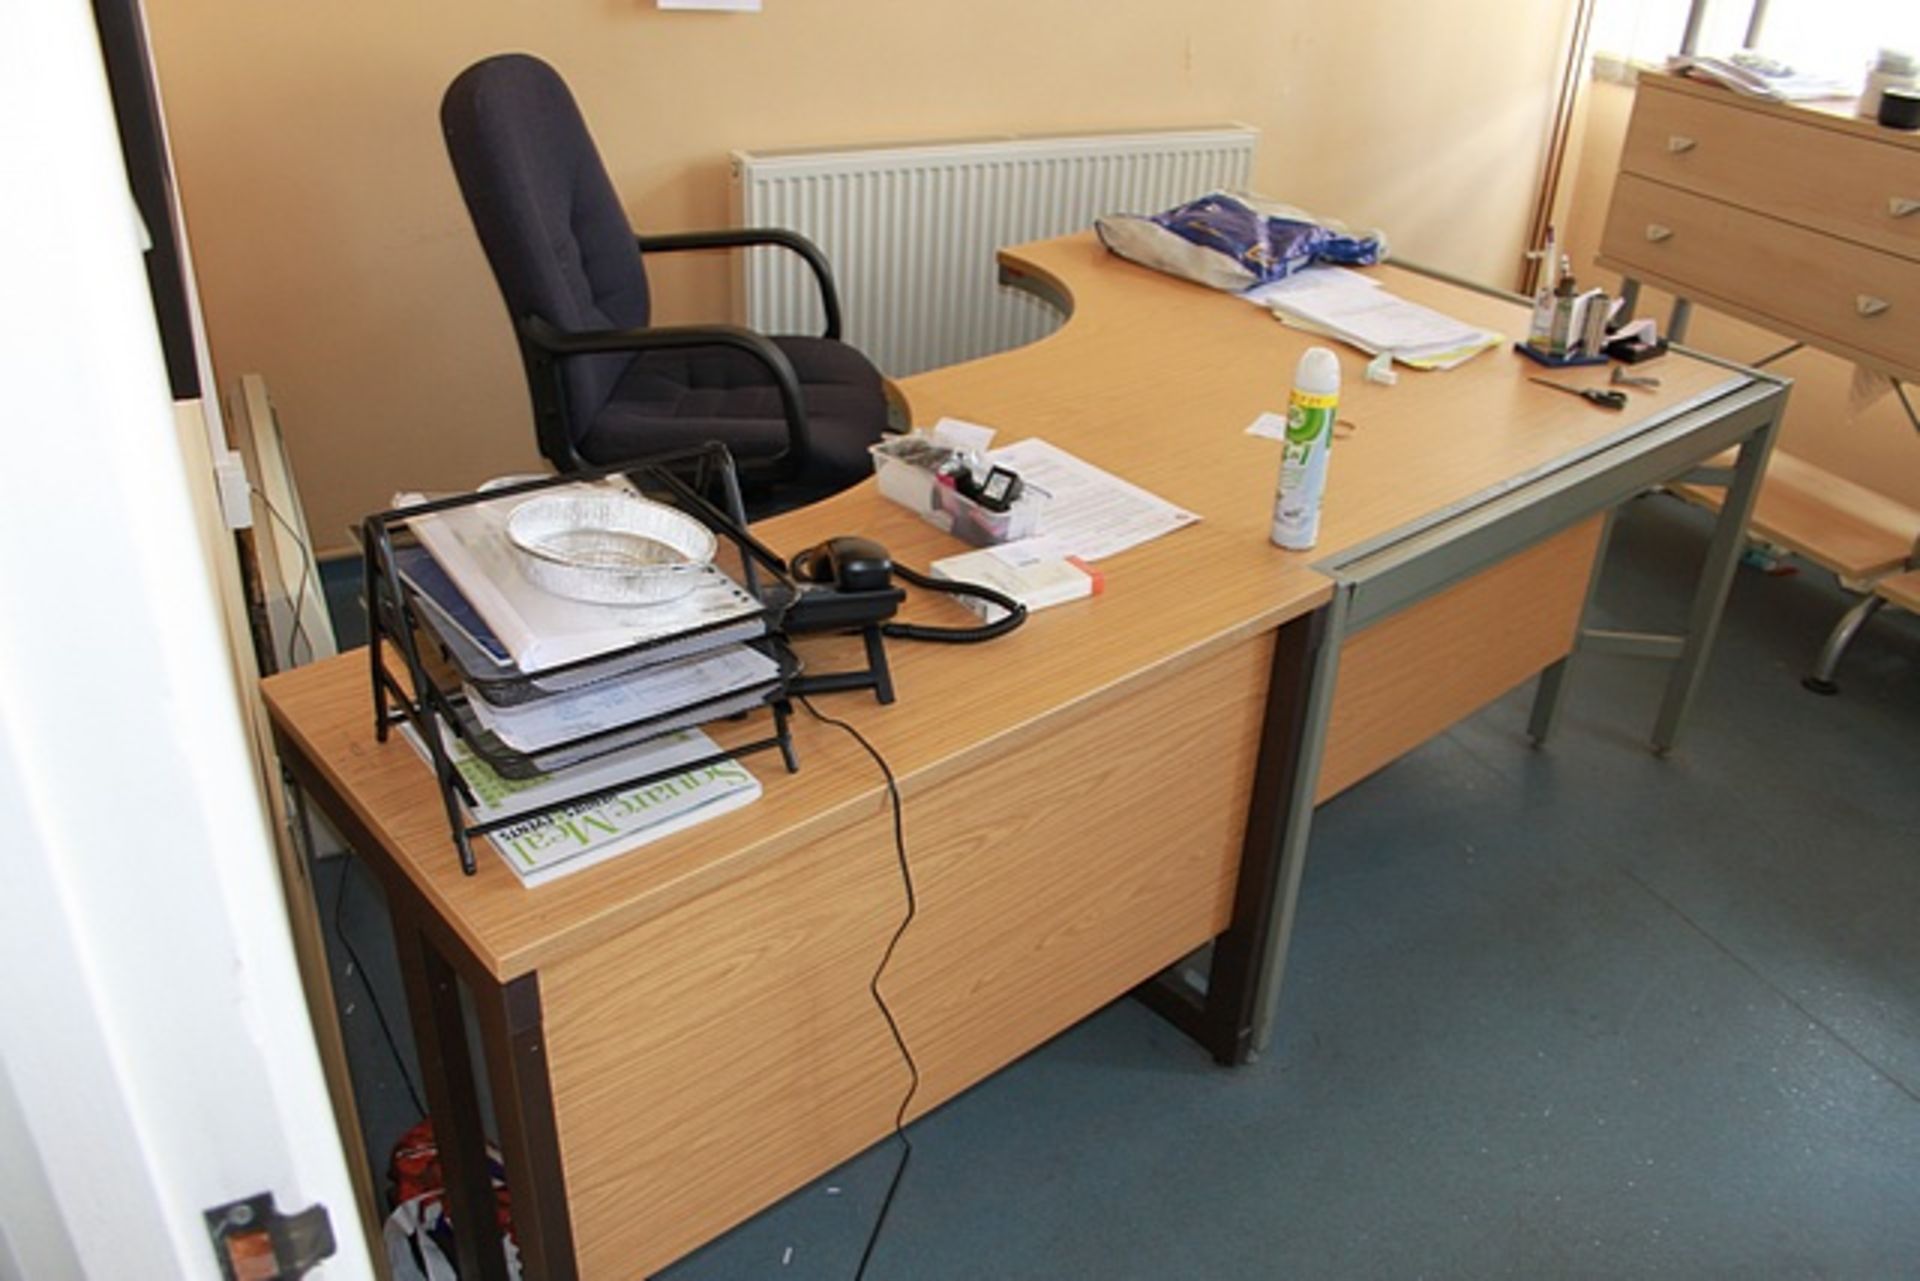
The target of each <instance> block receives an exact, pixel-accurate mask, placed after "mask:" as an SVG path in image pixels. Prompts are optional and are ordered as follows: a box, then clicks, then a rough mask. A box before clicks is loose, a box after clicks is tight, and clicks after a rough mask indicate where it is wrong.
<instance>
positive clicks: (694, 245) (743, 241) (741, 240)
mask: <svg viewBox="0 0 1920 1281" xmlns="http://www.w3.org/2000/svg"><path fill="white" fill-rule="evenodd" d="M634 241H635V243H636V244H638V245H639V247H640V252H641V253H673V252H675V251H678V250H682V249H742V248H746V247H748V246H751V245H775V246H778V247H780V248H782V249H791V250H792V251H793V252H794V253H797V254H799V255H800V256H801V257H802V258H804V259H806V260H807V266H809V267H811V268H813V279H814V282H815V283H816V284H818V285H819V286H820V309H821V310H822V311H824V312H826V314H827V332H826V334H825V335H824V336H825V337H827V338H834V339H838V338H839V337H840V291H839V290H838V289H836V288H835V287H834V284H833V268H832V267H830V266H829V265H828V264H827V256H826V255H825V254H823V253H821V252H820V246H818V245H816V244H814V243H813V242H812V241H811V240H809V239H807V238H806V237H805V236H803V235H801V234H800V233H799V232H797V231H788V230H787V229H786V228H784V227H722V228H715V229H714V230H712V231H676V232H670V233H666V234H663V235H658V236H642V235H636V236H635V237H634Z"/></svg>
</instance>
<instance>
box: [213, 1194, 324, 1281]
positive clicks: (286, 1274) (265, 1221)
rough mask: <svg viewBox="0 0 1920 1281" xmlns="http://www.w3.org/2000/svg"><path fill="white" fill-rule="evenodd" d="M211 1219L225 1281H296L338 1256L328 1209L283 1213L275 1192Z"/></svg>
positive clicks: (230, 1206)
mask: <svg viewBox="0 0 1920 1281" xmlns="http://www.w3.org/2000/svg"><path fill="white" fill-rule="evenodd" d="M206 1217H207V1235H208V1236H210V1237H212V1238H213V1253H214V1255H215V1257H216V1258H218V1259H219V1260H220V1275H221V1276H222V1277H223V1278H225V1281H295V1278H297V1277H303V1276H305V1275H306V1274H307V1271H308V1269H310V1268H312V1267H313V1266H314V1265H316V1264H318V1263H319V1262H320V1261H321V1260H322V1259H326V1258H330V1257H332V1255H333V1251H334V1241H333V1223H332V1221H331V1220H330V1219H328V1218H327V1207H326V1206H324V1205H317V1204H316V1205H310V1206H308V1207H307V1208H306V1209H304V1210H301V1211H300V1212H298V1213H297V1214H282V1213H280V1211H279V1210H277V1209H276V1208H274V1204H273V1193H271V1192H261V1193H259V1194H257V1195H255V1196H250V1197H248V1198H246V1199H245V1200H243V1201H229V1202H228V1203H227V1204H225V1205H219V1206H215V1207H214V1208H213V1209H211V1210H208V1211H207V1212H206Z"/></svg>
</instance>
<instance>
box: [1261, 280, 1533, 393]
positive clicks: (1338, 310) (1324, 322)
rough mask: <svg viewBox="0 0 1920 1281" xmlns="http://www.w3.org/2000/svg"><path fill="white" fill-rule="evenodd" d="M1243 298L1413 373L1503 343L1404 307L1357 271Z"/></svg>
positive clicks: (1448, 365)
mask: <svg viewBox="0 0 1920 1281" xmlns="http://www.w3.org/2000/svg"><path fill="white" fill-rule="evenodd" d="M1256 293H1257V296H1256ZM1243 296H1245V297H1247V298H1248V300H1249V301H1251V302H1257V303H1260V304H1261V305H1263V306H1265V307H1267V308H1268V309H1269V310H1271V311H1272V312H1273V314H1274V315H1275V316H1276V317H1278V318H1279V319H1281V320H1283V321H1285V322H1287V323H1289V324H1294V325H1298V326H1300V327H1301V328H1304V329H1310V330H1312V331H1314V332H1315V333H1320V334H1325V335H1326V336H1327V337H1329V338H1334V339H1338V340H1339V341H1341V342H1344V343H1348V344H1350V345H1352V346H1354V347H1358V348H1359V349H1360V350H1361V351H1364V352H1366V353H1367V354H1368V355H1369V356H1378V355H1380V354H1381V353H1382V352H1387V353H1390V354H1391V355H1392V356H1393V358H1394V359H1395V360H1397V361H1399V362H1400V363H1401V364H1403V365H1409V366H1411V367H1413V368H1415V369H1452V368H1453V367H1454V366H1455V365H1459V364H1462V363H1464V362H1466V361H1468V360H1471V359H1472V358H1473V357H1475V356H1477V355H1479V354H1480V353H1481V352H1483V351H1486V350H1488V349H1489V348H1493V347H1498V346H1500V345H1501V344H1502V343H1504V342H1505V341H1506V339H1505V338H1504V337H1502V336H1501V335H1500V334H1497V333H1495V332H1494V331H1492V330H1491V329H1482V328H1480V327H1479V326H1477V325H1469V324H1467V323H1466V322H1465V321H1461V320H1455V319H1454V318H1453V317H1451V316H1448V315H1444V314H1442V313H1441V312H1437V311H1435V310H1433V309H1432V308H1431V307H1422V306H1421V305H1420V304H1419V303H1414V302H1408V301H1407V300H1406V299H1404V298H1401V297H1399V296H1398V295H1396V294H1393V293H1390V292H1388V291H1387V290H1385V289H1382V288H1381V287H1380V284H1379V282H1378V281H1376V280H1374V279H1372V278H1370V277H1368V276H1365V275H1362V274H1361V273H1360V272H1357V271H1345V270H1340V269H1333V268H1320V269H1316V270H1312V271H1304V272H1301V273H1299V274H1298V275H1295V276H1290V277H1288V278H1287V279H1285V280H1282V281H1279V282H1277V283H1276V284H1273V285H1268V286H1263V287H1262V288H1261V289H1260V290H1258V291H1249V293H1248V294H1247V295H1243Z"/></svg>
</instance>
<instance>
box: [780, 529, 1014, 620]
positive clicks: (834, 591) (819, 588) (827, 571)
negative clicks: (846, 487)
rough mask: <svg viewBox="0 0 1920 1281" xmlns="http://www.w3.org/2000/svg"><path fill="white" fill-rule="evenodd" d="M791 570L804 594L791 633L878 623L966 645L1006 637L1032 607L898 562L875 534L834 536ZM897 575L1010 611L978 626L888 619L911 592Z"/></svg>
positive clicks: (790, 615)
mask: <svg viewBox="0 0 1920 1281" xmlns="http://www.w3.org/2000/svg"><path fill="white" fill-rule="evenodd" d="M789 569H790V570H791V571H792V573H793V577H794V579H795V581H797V582H799V583H801V584H803V586H802V589H801V593H800V596H799V597H798V599H796V600H795V601H794V602H793V604H792V606H791V607H789V609H788V611H787V623H786V627H787V630H788V631H789V632H819V631H839V630H843V629H848V628H856V627H865V626H868V625H871V624H876V623H877V624H879V625H880V633H881V634H882V635H883V636H893V637H898V638H900V639H902V640H924V641H940V642H943V643H946V644H950V645H954V644H958V645H964V644H970V643H973V642H976V641H984V640H992V639H993V638H994V637H996V636H1004V635H1006V634H1007V633H1008V632H1010V631H1012V630H1013V629H1014V628H1016V627H1018V626H1020V624H1022V623H1024V622H1026V621H1027V607H1026V606H1025V605H1022V604H1021V603H1020V602H1019V601H1017V600H1015V599H1013V598H1012V597H1011V596H1008V595H1006V594H1005V593H1003V592H997V591H995V590H994V589H993V588H991V587H982V586H980V585H979V584H977V583H960V582H949V581H948V580H946V579H943V578H932V577H929V576H928V575H926V574H922V573H920V572H919V571H918V570H916V569H912V568H909V567H908V566H906V565H896V564H894V563H893V559H892V558H891V557H889V556H888V555H887V550H886V548H884V547H882V546H880V544H878V543H876V542H874V541H873V540H872V539H871V538H860V537H856V536H854V535H851V534H848V535H842V536H841V537H839V538H829V539H828V540H827V541H826V542H824V543H821V544H819V545H818V546H816V547H809V548H808V549H807V550H806V551H803V552H801V553H800V554H799V555H797V556H795V557H794V558H793V559H792V561H791V562H790V563H789ZM896 577H898V578H899V579H900V580H901V581H902V582H906V583H911V584H912V585H913V586H915V587H920V588H924V589H926V590H928V591H936V592H946V593H948V594H950V595H954V596H973V597H977V598H979V599H980V600H984V601H988V602H990V603H992V604H994V605H998V606H999V607H1000V608H1001V609H1003V610H1005V611H1006V614H1005V615H1004V616H1002V617H1000V618H997V619H995V620H994V621H993V622H991V623H982V624H981V625H980V626H978V627H928V626H925V625H923V624H919V623H894V622H887V621H886V620H887V619H890V618H892V617H893V615H894V612H895V611H896V610H897V609H898V608H899V606H900V602H901V601H903V600H905V599H906V593H905V592H903V591H901V590H900V589H899V588H898V587H895V586H894V585H893V580H894V578H896Z"/></svg>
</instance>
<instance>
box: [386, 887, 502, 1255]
mask: <svg viewBox="0 0 1920 1281" xmlns="http://www.w3.org/2000/svg"><path fill="white" fill-rule="evenodd" d="M392 912H393V937H394V944H395V946H396V947H397V948H398V950H399V954H400V971H401V974H402V975H403V976H404V977H405V979H406V985H407V1009H408V1012H409V1014H410V1015H411V1017H412V1020H413V1039H414V1048H415V1049H416V1050H417V1051H418V1053H419V1057H420V1075H421V1077H422V1079H423V1084H425V1086H426V1090H427V1108H428V1110H429V1111H430V1113H431V1115H432V1117H433V1137H434V1142H435V1143H436V1144H438V1146H439V1148H440V1170H441V1173H442V1175H443V1177H444V1178H445V1179H446V1197H447V1213H448V1214H449V1215H451V1216H452V1218H453V1225H454V1244H455V1255H456V1259H455V1263H456V1266H457V1267H458V1268H459V1270H460V1275H461V1276H463V1277H479V1278H482V1281H507V1260H506V1255H505V1254H504V1253H503V1252H502V1250H501V1248H500V1232H499V1229H498V1228H497V1227H496V1226H495V1215H494V1199H493V1185H492V1182H491V1180H490V1179H489V1178H488V1177H487V1149H486V1125H485V1123H484V1121H483V1120H482V1119H481V1116H480V1095H479V1091H478V1090H477V1089H476V1088H475V1086H474V1077H473V1060H472V1056H471V1055H469V1054H468V1052H467V1024H466V1017H465V1015H464V1014H463V1013H462V1012H461V1009H460V980H459V978H458V976H457V975H456V974H455V973H454V969H453V966H451V965H450V964H448V963H447V959H446V958H445V957H443V956H441V955H440V953H439V951H438V950H436V949H435V948H434V946H433V944H432V943H431V942H430V941H429V940H428V939H427V937H426V935H425V934H423V933H422V932H421V930H420V928H419V926H418V925H417V924H416V923H415V922H414V921H413V920H412V919H411V917H410V916H409V914H408V913H407V912H406V911H405V910H404V909H403V908H402V907H401V906H400V905H399V904H398V903H395V904H393V906H392Z"/></svg>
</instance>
